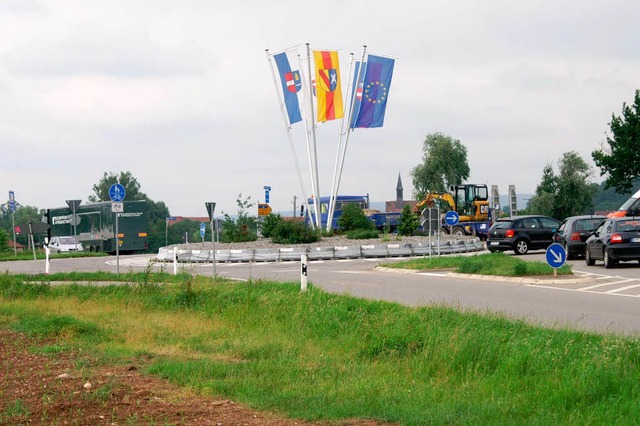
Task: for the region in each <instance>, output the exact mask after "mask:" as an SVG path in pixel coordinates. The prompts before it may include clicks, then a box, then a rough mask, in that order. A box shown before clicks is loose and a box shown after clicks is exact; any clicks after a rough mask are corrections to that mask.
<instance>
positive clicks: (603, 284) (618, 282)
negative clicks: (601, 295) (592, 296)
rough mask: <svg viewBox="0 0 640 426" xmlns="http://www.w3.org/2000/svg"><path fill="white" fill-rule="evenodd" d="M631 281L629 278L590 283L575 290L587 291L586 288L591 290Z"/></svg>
mask: <svg viewBox="0 0 640 426" xmlns="http://www.w3.org/2000/svg"><path fill="white" fill-rule="evenodd" d="M631 281H633V280H632V279H631V280H622V281H613V282H610V283H602V284H596V285H591V286H589V287H582V288H578V289H576V290H577V291H587V290H592V289H594V288H599V287H606V286H609V285H616V284H624V283H629V282H631Z"/></svg>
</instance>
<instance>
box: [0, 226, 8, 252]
mask: <svg viewBox="0 0 640 426" xmlns="http://www.w3.org/2000/svg"><path fill="white" fill-rule="evenodd" d="M5 251H9V236H8V235H7V233H6V232H5V231H4V229H2V228H0V253H2V252H5Z"/></svg>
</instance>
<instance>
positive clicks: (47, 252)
mask: <svg viewBox="0 0 640 426" xmlns="http://www.w3.org/2000/svg"><path fill="white" fill-rule="evenodd" d="M50 255H51V249H50V248H49V246H48V245H47V244H45V245H44V274H45V275H49V270H50V269H51V260H50V259H49V257H50Z"/></svg>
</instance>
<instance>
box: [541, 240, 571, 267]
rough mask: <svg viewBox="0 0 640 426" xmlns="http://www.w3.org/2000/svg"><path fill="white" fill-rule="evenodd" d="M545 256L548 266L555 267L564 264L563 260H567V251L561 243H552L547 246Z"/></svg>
mask: <svg viewBox="0 0 640 426" xmlns="http://www.w3.org/2000/svg"><path fill="white" fill-rule="evenodd" d="M546 257H547V263H548V264H549V266H551V267H552V268H554V269H555V268H559V267H561V266H562V265H564V262H565V261H566V260H567V252H566V251H565V250H564V247H562V245H560V244H558V243H553V244H551V245H550V246H549V247H547V252H546Z"/></svg>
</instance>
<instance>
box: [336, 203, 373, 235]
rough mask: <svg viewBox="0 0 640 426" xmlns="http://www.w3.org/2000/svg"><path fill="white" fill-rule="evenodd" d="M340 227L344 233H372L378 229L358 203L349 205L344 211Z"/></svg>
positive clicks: (340, 219)
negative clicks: (356, 231)
mask: <svg viewBox="0 0 640 426" xmlns="http://www.w3.org/2000/svg"><path fill="white" fill-rule="evenodd" d="M338 226H339V227H340V230H341V231H343V232H349V231H355V230H358V231H371V230H374V229H376V226H375V224H374V223H373V222H372V221H371V220H370V219H369V218H368V217H367V216H365V214H364V212H363V211H362V209H361V208H360V206H358V204H356V203H347V204H345V206H344V207H343V209H342V214H341V215H340V217H339V218H338Z"/></svg>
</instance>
